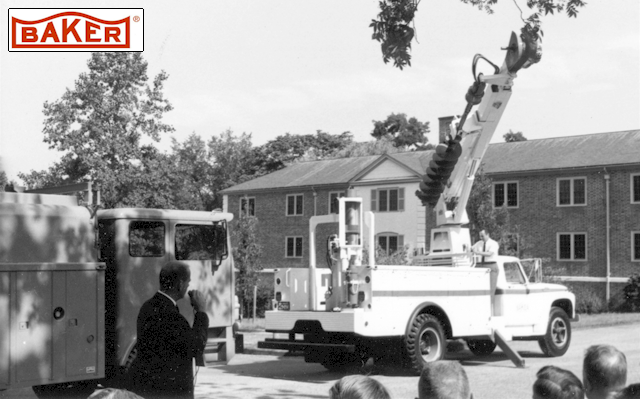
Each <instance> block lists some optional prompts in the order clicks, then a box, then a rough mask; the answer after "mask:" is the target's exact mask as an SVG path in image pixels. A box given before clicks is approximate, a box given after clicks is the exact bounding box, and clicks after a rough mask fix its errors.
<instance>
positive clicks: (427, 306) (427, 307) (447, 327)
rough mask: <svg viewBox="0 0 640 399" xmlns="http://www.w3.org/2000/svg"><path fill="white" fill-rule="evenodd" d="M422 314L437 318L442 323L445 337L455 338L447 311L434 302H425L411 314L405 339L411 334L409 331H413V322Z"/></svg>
mask: <svg viewBox="0 0 640 399" xmlns="http://www.w3.org/2000/svg"><path fill="white" fill-rule="evenodd" d="M422 313H427V314H430V315H432V316H435V317H436V318H437V319H438V320H439V321H440V324H442V328H443V329H444V334H445V337H446V338H447V339H450V338H451V337H452V336H453V332H452V329H451V322H450V321H449V317H448V316H447V314H446V313H445V311H444V310H442V308H441V307H440V306H438V305H437V304H436V303H434V302H423V303H421V304H420V305H418V306H417V307H416V308H415V310H414V311H413V312H412V313H411V317H409V320H407V326H406V328H405V333H404V335H405V337H406V336H407V335H408V334H409V330H410V329H411V324H412V323H413V320H414V319H415V318H416V317H417V316H418V315H420V314H422Z"/></svg>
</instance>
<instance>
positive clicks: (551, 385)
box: [533, 366, 584, 399]
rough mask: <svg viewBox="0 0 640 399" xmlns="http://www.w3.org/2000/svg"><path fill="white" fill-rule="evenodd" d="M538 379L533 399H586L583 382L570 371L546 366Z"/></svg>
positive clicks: (534, 387)
mask: <svg viewBox="0 0 640 399" xmlns="http://www.w3.org/2000/svg"><path fill="white" fill-rule="evenodd" d="M536 377H538V379H537V380H536V382H534V383H533V399H584V388H583V387H582V382H580V379H579V378H578V377H576V375H575V374H573V373H572V372H571V371H569V370H564V369H561V368H560V367H555V366H544V367H543V368H541V369H540V370H539V371H538V373H537V374H536Z"/></svg>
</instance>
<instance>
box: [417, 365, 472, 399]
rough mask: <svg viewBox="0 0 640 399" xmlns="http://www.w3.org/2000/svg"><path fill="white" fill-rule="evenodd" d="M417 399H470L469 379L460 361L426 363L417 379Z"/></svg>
mask: <svg viewBox="0 0 640 399" xmlns="http://www.w3.org/2000/svg"><path fill="white" fill-rule="evenodd" d="M418 397H419V399H472V398H473V395H472V394H471V389H470V388H469V379H468V378H467V373H466V372H465V371H464V369H463V368H462V366H461V365H460V363H458V362H455V361H450V360H438V361H436V362H432V363H427V364H426V365H425V367H424V368H423V369H422V373H421V374H420V380H419V381H418Z"/></svg>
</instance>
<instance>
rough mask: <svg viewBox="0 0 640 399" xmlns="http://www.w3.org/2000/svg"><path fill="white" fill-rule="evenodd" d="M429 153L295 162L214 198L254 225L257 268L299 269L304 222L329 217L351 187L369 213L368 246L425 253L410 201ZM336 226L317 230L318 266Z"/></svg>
mask: <svg viewBox="0 0 640 399" xmlns="http://www.w3.org/2000/svg"><path fill="white" fill-rule="evenodd" d="M429 156H430V152H407V153H398V154H386V155H375V156H366V157H355V158H342V159H334V160H324V161H313V162H300V163H295V164H293V165H290V166H288V167H286V168H284V169H281V170H278V171H276V172H274V173H271V174H269V175H266V176H262V177H259V178H257V179H254V180H250V181H247V182H245V183H242V184H239V185H237V186H233V187H230V188H227V189H225V190H223V191H222V194H223V201H224V202H223V204H224V205H223V207H224V209H225V211H227V212H231V213H233V214H234V215H235V216H236V217H238V216H239V214H240V213H241V212H248V213H250V214H251V215H254V216H256V217H257V218H258V220H259V223H260V227H259V239H260V243H261V245H262V246H263V258H262V264H263V267H264V268H282V267H307V266H308V264H309V241H308V239H309V218H310V217H311V216H314V215H328V214H330V213H337V201H336V198H337V197H340V196H344V195H346V192H347V189H349V188H351V189H352V190H353V192H354V195H355V196H357V197H360V198H362V199H363V208H364V211H369V210H373V211H374V213H375V215H376V216H375V218H376V219H375V227H376V240H377V243H378V245H380V246H381V247H382V248H383V249H385V250H386V251H388V252H394V251H395V250H397V249H398V248H402V247H404V246H407V247H408V250H409V252H410V253H411V254H412V253H414V252H422V251H423V250H424V248H425V240H426V237H427V235H426V234H427V228H426V225H425V221H426V217H425V212H426V210H425V208H424V207H423V206H422V204H421V203H420V200H419V199H418V198H417V197H416V196H415V195H414V193H415V191H416V190H417V189H418V185H419V183H420V181H421V175H422V173H424V170H426V167H427V163H428V160H429ZM332 233H337V227H336V226H330V225H320V226H319V227H318V230H317V233H316V237H317V242H316V259H317V260H318V265H319V266H323V265H324V259H325V254H326V239H327V237H328V236H329V235H330V234H332Z"/></svg>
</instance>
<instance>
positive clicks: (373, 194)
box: [371, 189, 378, 212]
mask: <svg viewBox="0 0 640 399" xmlns="http://www.w3.org/2000/svg"><path fill="white" fill-rule="evenodd" d="M377 210H378V190H375V189H374V190H371V212H375V211H377Z"/></svg>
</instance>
